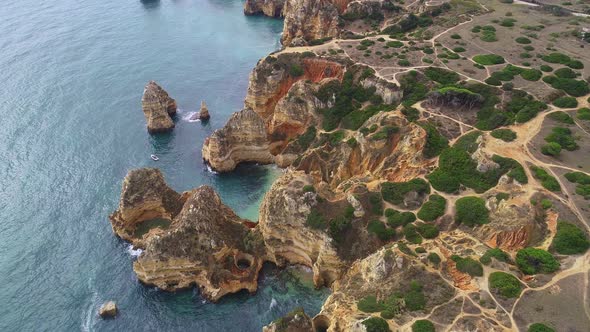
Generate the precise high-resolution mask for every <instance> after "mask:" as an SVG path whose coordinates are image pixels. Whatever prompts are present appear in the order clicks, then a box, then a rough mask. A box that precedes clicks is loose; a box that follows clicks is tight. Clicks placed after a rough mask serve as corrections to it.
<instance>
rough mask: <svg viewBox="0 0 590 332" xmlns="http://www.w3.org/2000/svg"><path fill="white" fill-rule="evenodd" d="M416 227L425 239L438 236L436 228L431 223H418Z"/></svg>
mask: <svg viewBox="0 0 590 332" xmlns="http://www.w3.org/2000/svg"><path fill="white" fill-rule="evenodd" d="M416 229H417V230H418V233H420V235H422V237H423V238H425V239H434V238H435V237H437V236H438V233H439V231H438V228H437V227H436V226H435V225H433V224H419V225H418V226H417V227H416ZM417 251H418V250H416V252H417Z"/></svg>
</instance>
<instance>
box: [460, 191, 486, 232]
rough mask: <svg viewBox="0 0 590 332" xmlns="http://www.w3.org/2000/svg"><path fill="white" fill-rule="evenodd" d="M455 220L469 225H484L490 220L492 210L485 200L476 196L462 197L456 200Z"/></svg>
mask: <svg viewBox="0 0 590 332" xmlns="http://www.w3.org/2000/svg"><path fill="white" fill-rule="evenodd" d="M455 210H456V214H455V222H456V223H458V224H465V225H467V226H476V225H483V224H487V223H489V222H490V217H489V214H490V211H488V209H487V208H486V204H485V201H484V200H483V199H482V198H479V197H475V196H467V197H461V198H459V199H458V200H457V201H456V202H455Z"/></svg>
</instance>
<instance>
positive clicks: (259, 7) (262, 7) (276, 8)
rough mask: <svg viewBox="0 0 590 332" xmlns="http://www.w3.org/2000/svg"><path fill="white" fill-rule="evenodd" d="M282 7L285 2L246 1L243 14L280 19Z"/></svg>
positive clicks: (283, 0) (272, 0) (276, 0)
mask: <svg viewBox="0 0 590 332" xmlns="http://www.w3.org/2000/svg"><path fill="white" fill-rule="evenodd" d="M284 5H285V0H246V2H245V3H244V14H246V15H260V14H262V15H265V16H270V17H281V16H283V6H284Z"/></svg>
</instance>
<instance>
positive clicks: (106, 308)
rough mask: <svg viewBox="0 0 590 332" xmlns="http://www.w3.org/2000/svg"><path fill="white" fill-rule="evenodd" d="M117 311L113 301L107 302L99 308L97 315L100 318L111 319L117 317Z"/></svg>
mask: <svg viewBox="0 0 590 332" xmlns="http://www.w3.org/2000/svg"><path fill="white" fill-rule="evenodd" d="M117 311H118V310H117V304H116V303H115V302H114V301H108V302H105V303H104V304H103V305H102V306H101V307H100V309H99V310H98V314H99V315H100V317H102V318H112V317H115V316H116V315H117Z"/></svg>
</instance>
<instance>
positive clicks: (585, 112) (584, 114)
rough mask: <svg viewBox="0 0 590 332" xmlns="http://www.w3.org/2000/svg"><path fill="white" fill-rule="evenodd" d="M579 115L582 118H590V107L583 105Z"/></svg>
mask: <svg viewBox="0 0 590 332" xmlns="http://www.w3.org/2000/svg"><path fill="white" fill-rule="evenodd" d="M577 117H578V119H580V120H590V108H588V107H583V108H580V109H579V110H578V113H577Z"/></svg>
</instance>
